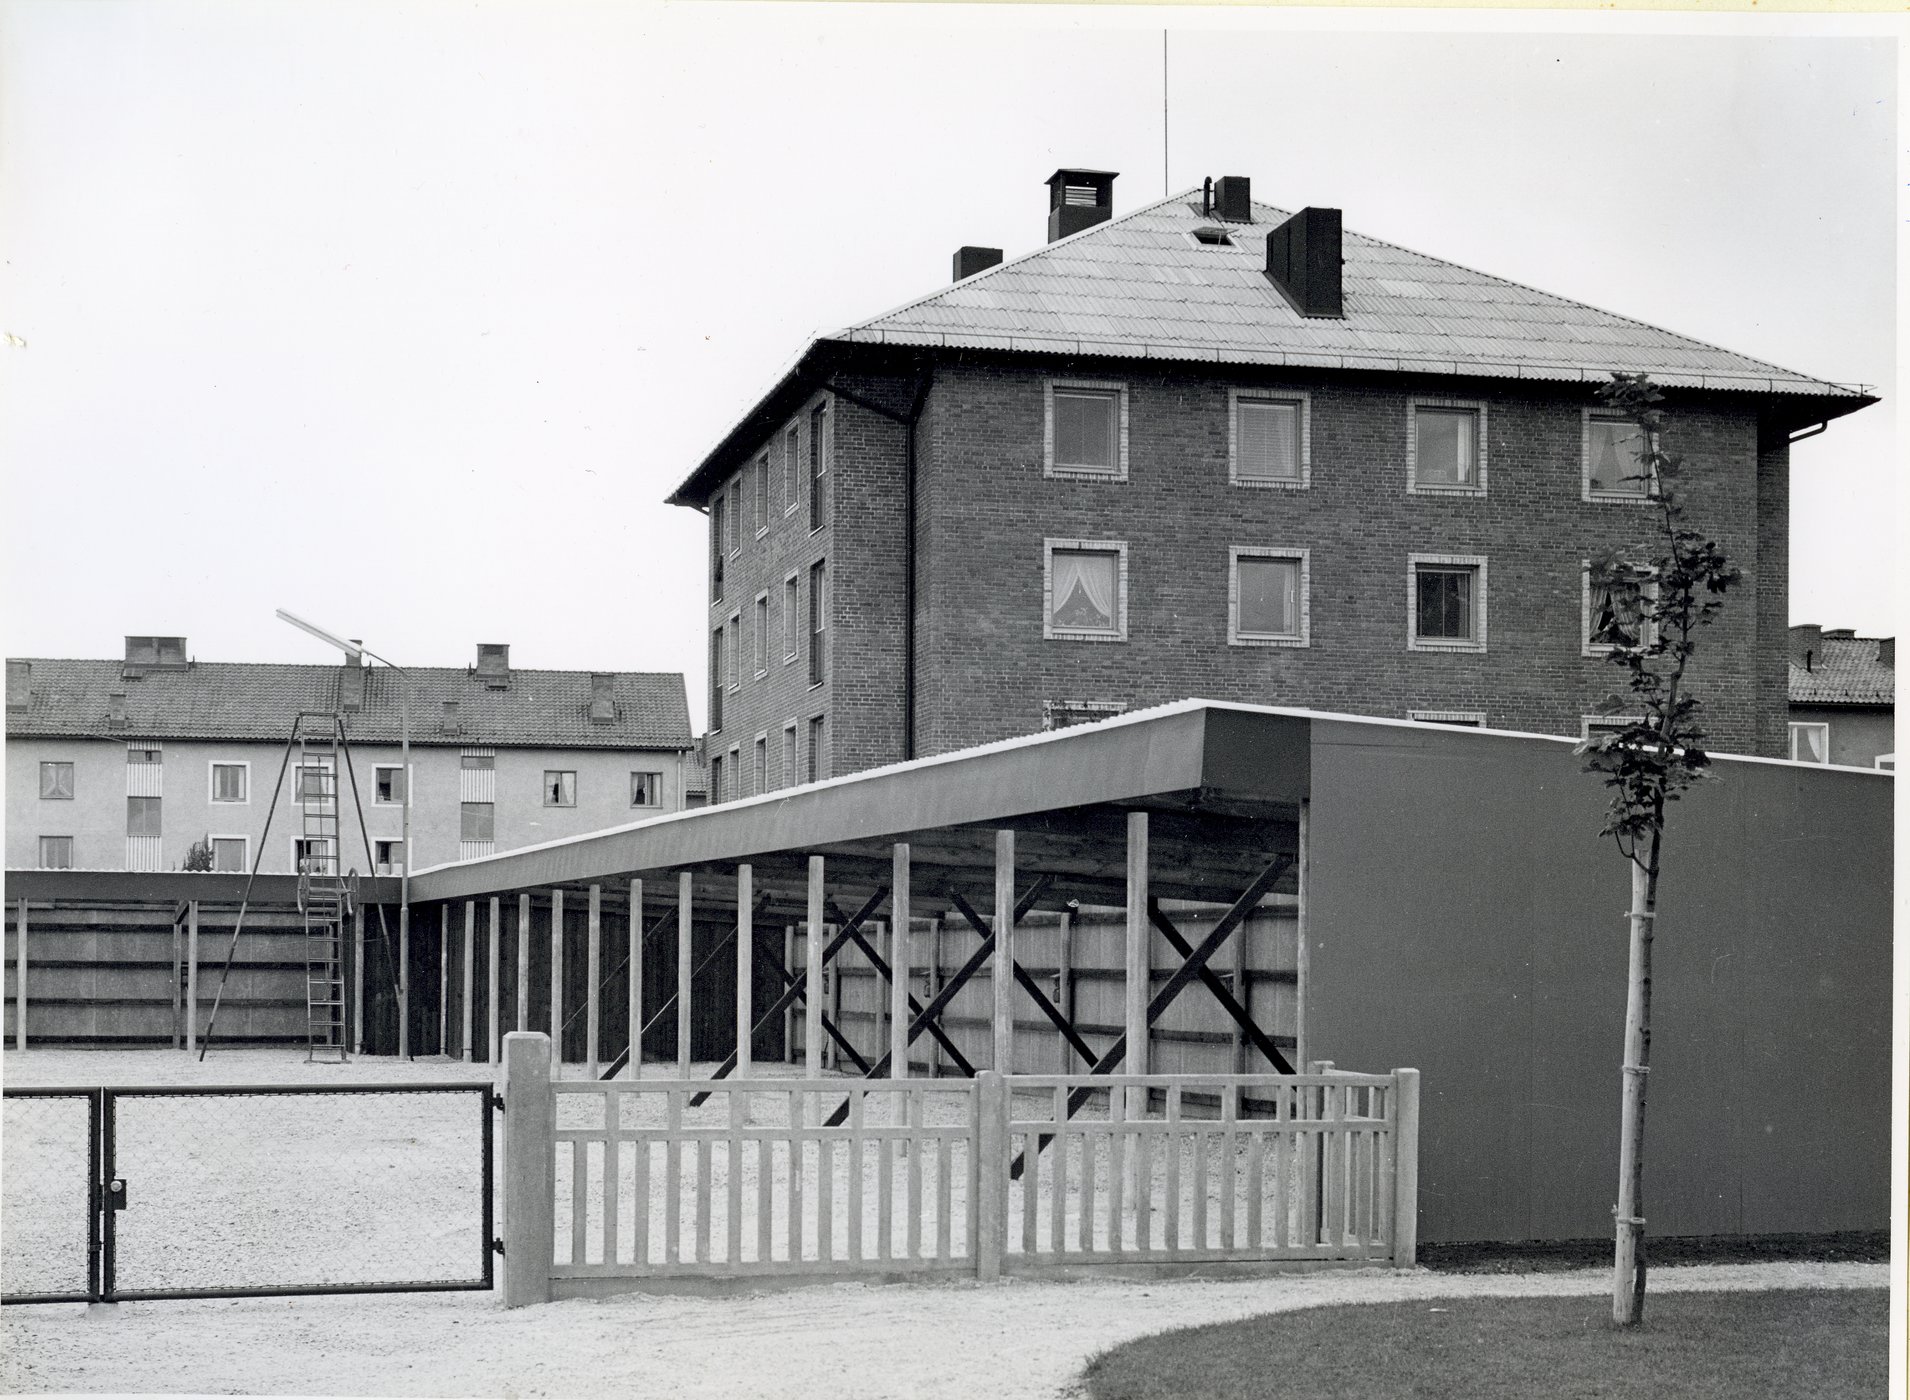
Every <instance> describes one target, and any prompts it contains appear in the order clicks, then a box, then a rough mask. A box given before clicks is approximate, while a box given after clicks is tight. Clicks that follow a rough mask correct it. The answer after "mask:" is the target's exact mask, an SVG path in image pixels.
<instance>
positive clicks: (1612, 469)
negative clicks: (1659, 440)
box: [1591, 418, 1645, 496]
mask: <svg viewBox="0 0 1910 1400" xmlns="http://www.w3.org/2000/svg"><path fill="white" fill-rule="evenodd" d="M1591 438H1592V441H1591V458H1592V463H1591V468H1592V489H1593V490H1594V491H1629V492H1633V493H1635V494H1637V495H1641V496H1642V495H1643V494H1644V493H1645V483H1644V482H1643V481H1642V480H1627V479H1626V478H1628V477H1637V476H1638V475H1639V464H1638V454H1639V452H1640V451H1641V450H1642V449H1643V446H1644V434H1642V433H1641V432H1639V430H1638V425H1637V424H1636V423H1627V422H1621V421H1618V420H1616V419H1610V418H1594V419H1593V420H1592V425H1591Z"/></svg>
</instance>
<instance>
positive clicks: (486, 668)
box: [477, 642, 511, 690]
mask: <svg viewBox="0 0 1910 1400" xmlns="http://www.w3.org/2000/svg"><path fill="white" fill-rule="evenodd" d="M477 674H478V677H479V678H480V679H481V680H482V681H483V682H484V686H485V689H487V690H508V689H510V685H511V649H510V647H509V645H508V644H506V643H504V642H479V643H478V649H477Z"/></svg>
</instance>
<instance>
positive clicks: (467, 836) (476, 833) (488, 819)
mask: <svg viewBox="0 0 1910 1400" xmlns="http://www.w3.org/2000/svg"><path fill="white" fill-rule="evenodd" d="M496 839H497V804H496V803H495V802H460V803H459V804H458V840H460V841H495V840H496Z"/></svg>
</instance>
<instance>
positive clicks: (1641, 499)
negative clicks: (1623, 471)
mask: <svg viewBox="0 0 1910 1400" xmlns="http://www.w3.org/2000/svg"><path fill="white" fill-rule="evenodd" d="M1583 499H1584V501H1585V504H1587V505H1592V506H1650V505H1656V504H1657V503H1658V497H1657V496H1655V495H1649V494H1647V495H1640V494H1639V493H1638V492H1636V491H1592V490H1587V491H1586V492H1585V493H1584V498H1583Z"/></svg>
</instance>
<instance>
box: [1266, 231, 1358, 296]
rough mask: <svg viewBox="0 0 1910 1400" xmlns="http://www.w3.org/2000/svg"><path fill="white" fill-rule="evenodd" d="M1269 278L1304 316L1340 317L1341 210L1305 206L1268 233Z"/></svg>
mask: <svg viewBox="0 0 1910 1400" xmlns="http://www.w3.org/2000/svg"><path fill="white" fill-rule="evenodd" d="M1267 280H1268V281H1269V282H1271V283H1273V285H1274V286H1275V287H1276V288H1278V289H1279V292H1280V295H1281V296H1283V297H1285V298H1286V299H1287V304H1288V305H1290V306H1291V307H1292V308H1293V309H1294V310H1295V311H1297V312H1299V313H1300V314H1301V315H1302V316H1311V317H1331V318H1334V319H1339V318H1341V317H1343V316H1345V314H1346V311H1345V308H1344V305H1343V302H1342V299H1341V270H1340V211H1339V210H1337V209H1311V208H1309V209H1302V210H1301V211H1300V212H1299V213H1297V214H1295V215H1294V216H1293V217H1292V218H1290V219H1288V220H1287V221H1286V222H1285V223H1284V224H1281V225H1280V226H1279V227H1278V228H1276V229H1274V230H1273V232H1271V233H1269V234H1268V235H1267Z"/></svg>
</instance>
